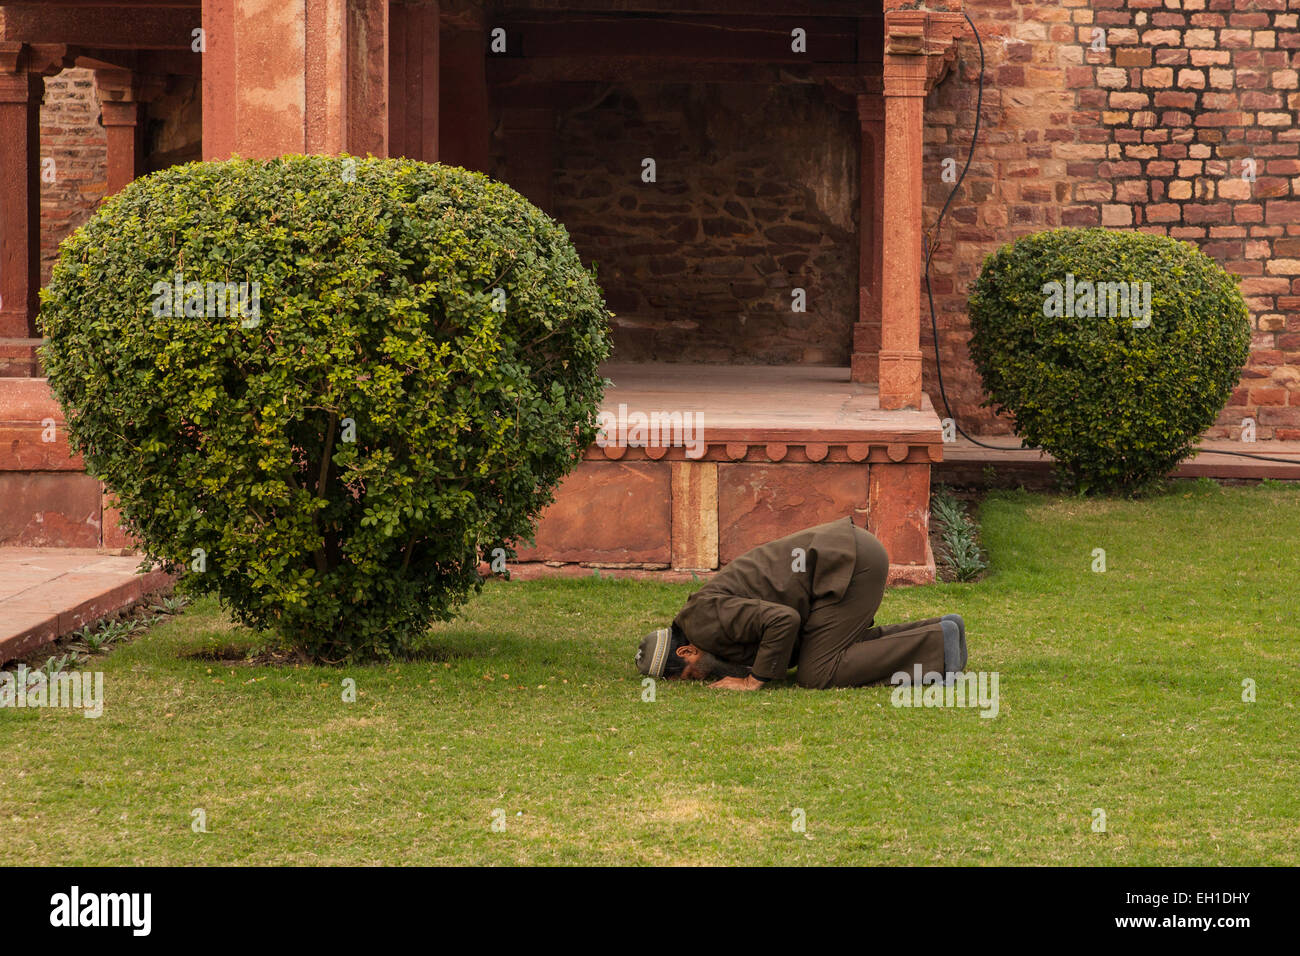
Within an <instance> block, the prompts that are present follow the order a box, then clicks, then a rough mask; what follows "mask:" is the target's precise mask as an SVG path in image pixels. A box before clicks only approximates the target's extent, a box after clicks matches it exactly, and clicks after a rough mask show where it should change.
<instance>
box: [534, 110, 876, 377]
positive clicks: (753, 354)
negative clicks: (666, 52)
mask: <svg viewBox="0 0 1300 956" xmlns="http://www.w3.org/2000/svg"><path fill="white" fill-rule="evenodd" d="M857 135H858V132H857V118H856V116H853V115H851V114H849V113H847V112H843V111H840V110H837V109H836V108H835V107H834V106H832V105H831V104H830V103H829V102H828V101H827V100H826V97H825V94H824V92H823V91H822V90H821V89H820V87H818V86H815V85H807V86H798V85H785V86H781V87H774V88H765V87H763V86H759V85H749V84H701V85H689V84H655V85H645V84H637V85H628V86H626V87H622V88H619V89H615V90H612V91H611V92H610V94H609V95H608V96H607V97H606V98H604V99H603V100H602V101H601V102H599V103H597V104H593V105H592V106H591V107H590V108H585V109H582V110H580V111H573V112H569V113H564V114H561V115H560V116H559V118H558V132H557V136H556V161H555V166H556V170H555V174H554V179H553V197H554V199H553V207H554V208H553V209H552V210H551V212H552V215H554V216H555V217H556V218H557V219H558V220H559V221H560V222H563V223H564V224H565V226H566V228H568V230H569V233H570V235H571V237H572V238H573V241H574V244H575V245H576V246H577V248H578V251H579V252H580V253H581V254H582V257H583V261H584V262H591V261H592V260H594V261H595V262H596V263H597V265H598V270H599V271H598V275H599V279H600V283H601V286H602V288H603V289H604V290H605V292H606V297H607V300H608V302H609V305H610V308H611V309H612V310H613V311H614V312H615V313H616V316H617V317H616V319H615V328H614V347H615V357H616V358H617V359H618V360H619V361H642V360H658V361H680V362H728V363H739V364H780V363H789V364H805V363H806V364H834V365H848V364H849V351H850V348H851V345H852V323H853V322H854V320H855V317H856V313H857V249H856V238H855V236H856V231H857V226H856V217H857V184H858V175H857V162H858V157H857V154H858V146H857ZM644 157H652V158H653V159H654V160H655V162H656V164H657V176H658V181H657V182H654V183H643V182H641V178H640V174H641V161H642V159H643V158H644ZM795 287H801V288H803V289H804V290H806V296H807V311H806V312H803V313H796V312H792V311H791V301H792V300H791V290H792V289H793V288H795Z"/></svg>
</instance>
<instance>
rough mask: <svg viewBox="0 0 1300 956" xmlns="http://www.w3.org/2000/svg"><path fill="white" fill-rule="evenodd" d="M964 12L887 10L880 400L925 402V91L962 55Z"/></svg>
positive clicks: (899, 404) (892, 404)
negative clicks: (958, 43)
mask: <svg viewBox="0 0 1300 956" xmlns="http://www.w3.org/2000/svg"><path fill="white" fill-rule="evenodd" d="M963 29H964V20H963V19H962V17H961V15H960V14H958V13H931V12H928V11H924V10H897V11H890V12H887V13H886V15H885V57H884V84H885V97H884V98H885V158H884V170H885V174H884V199H883V206H884V249H883V256H884V261H883V267H882V272H883V281H882V282H881V290H882V295H881V298H882V300H883V312H882V327H881V347H880V407H881V408H920V407H921V272H922V267H921V224H922V223H921V220H922V194H921V163H922V147H923V142H924V140H923V127H924V120H925V96H926V94H927V93H928V92H929V91H930V89H932V88H933V86H934V84H935V83H936V82H937V81H938V79H939V78H940V77H941V76H942V75H943V73H944V72H945V70H946V69H947V66H948V65H949V64H950V63H951V62H952V60H953V58H954V57H955V55H956V46H955V43H956V37H957V35H958V34H959V33H960V32H961V31H962V30H963Z"/></svg>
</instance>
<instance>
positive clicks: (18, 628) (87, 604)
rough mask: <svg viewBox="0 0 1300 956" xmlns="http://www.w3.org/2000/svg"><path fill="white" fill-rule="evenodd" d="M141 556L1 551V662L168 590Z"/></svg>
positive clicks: (166, 581) (50, 550) (160, 575)
mask: <svg viewBox="0 0 1300 956" xmlns="http://www.w3.org/2000/svg"><path fill="white" fill-rule="evenodd" d="M139 566H140V558H139V557H138V556H135V555H128V556H126V557H122V556H119V555H113V554H105V553H104V552H101V551H93V550H84V549H81V548H0V664H2V663H4V662H6V661H10V660H13V659H14V658H16V657H21V656H23V655H26V654H28V653H30V652H31V651H32V650H34V649H36V648H38V647H40V645H42V644H48V643H50V642H52V641H54V640H56V639H57V638H59V637H62V636H63V635H65V634H70V633H71V632H73V631H75V630H78V629H79V628H81V627H83V626H84V625H86V624H91V623H94V622H95V621H97V620H99V619H100V618H102V617H105V616H107V615H110V614H113V613H114V612H116V611H119V610H121V609H122V608H124V607H128V606H130V605H132V604H134V603H135V602H137V601H139V600H140V598H141V597H143V596H144V595H145V594H148V593H150V592H151V591H156V590H158V589H159V588H162V587H165V586H166V585H167V584H169V583H170V577H169V575H167V574H166V573H164V572H162V571H150V572H149V573H148V574H139V573H137V571H136V568H138V567H139Z"/></svg>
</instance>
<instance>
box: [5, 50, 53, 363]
mask: <svg viewBox="0 0 1300 956" xmlns="http://www.w3.org/2000/svg"><path fill="white" fill-rule="evenodd" d="M33 65H34V64H33V62H32V56H31V51H30V50H29V48H28V47H26V46H25V45H24V44H21V43H0V338H6V339H29V338H33V337H35V335H36V307H37V295H36V293H37V290H38V289H39V288H40V276H41V268H40V265H41V184H40V162H41V159H40V148H41V147H40V113H41V99H42V98H43V97H44V95H45V80H44V78H43V77H42V76H41V74H40V73H39V72H37V71H35V70H33V69H31V67H32V66H33Z"/></svg>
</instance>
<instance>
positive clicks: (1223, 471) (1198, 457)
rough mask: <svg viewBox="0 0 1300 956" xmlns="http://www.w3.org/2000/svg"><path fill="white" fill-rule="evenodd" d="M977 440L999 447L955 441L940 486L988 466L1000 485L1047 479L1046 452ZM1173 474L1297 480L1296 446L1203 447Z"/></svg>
mask: <svg viewBox="0 0 1300 956" xmlns="http://www.w3.org/2000/svg"><path fill="white" fill-rule="evenodd" d="M977 437H979V439H980V441H982V442H986V443H987V444H990V445H996V446H998V447H997V448H995V449H994V448H981V447H980V446H979V445H975V444H973V443H971V442H970V441H968V440H967V439H965V438H962V437H958V439H957V441H955V442H950V443H947V444H945V445H944V446H943V462H942V463H941V464H939V465H937V466H936V467H935V469H934V472H933V475H934V478H935V479H936V480H939V481H977V480H979V478H980V475H981V473H982V470H983V469H984V468H985V467H988V466H990V465H991V466H994V467H995V468H996V469H997V472H998V477H999V478H1001V479H1003V480H1006V479H1007V478H1009V477H1027V476H1036V477H1038V478H1042V479H1046V478H1048V477H1049V476H1050V475H1051V471H1052V458H1051V456H1050V455H1048V454H1047V453H1046V452H1042V451H1035V450H1033V449H1028V448H1023V447H1016V446H1017V445H1019V444H1020V441H1019V439H1017V438H1016V437H1015V436H1014V435H994V436H991V437H986V436H977ZM1224 451H1231V452H1245V453H1247V454H1251V455H1264V456H1266V457H1269V458H1282V459H1286V461H1288V462H1290V464H1287V463H1284V462H1275V461H1260V460H1259V459H1258V458H1242V457H1239V456H1237V455H1225V454H1216V452H1224ZM1173 474H1174V477H1176V478H1200V477H1205V478H1239V479H1257V478H1277V479H1285V480H1292V481H1295V480H1300V442H1294V441H1274V440H1270V441H1260V442H1240V441H1227V440H1214V441H1203V442H1201V443H1200V445H1199V446H1197V452H1196V453H1195V454H1193V455H1192V456H1191V457H1189V458H1186V459H1184V460H1183V461H1182V462H1181V463H1180V464H1179V465H1178V467H1177V468H1175V469H1174V472H1173Z"/></svg>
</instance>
